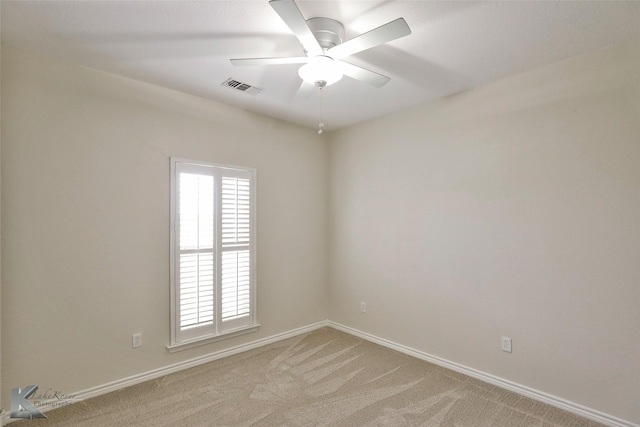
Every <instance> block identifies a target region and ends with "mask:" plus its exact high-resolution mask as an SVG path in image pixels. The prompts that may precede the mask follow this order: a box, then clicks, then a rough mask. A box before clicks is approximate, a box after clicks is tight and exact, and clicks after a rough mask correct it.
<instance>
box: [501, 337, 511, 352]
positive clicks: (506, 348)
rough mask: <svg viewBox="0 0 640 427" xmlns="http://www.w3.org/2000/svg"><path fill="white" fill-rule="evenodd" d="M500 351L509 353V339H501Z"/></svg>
mask: <svg viewBox="0 0 640 427" xmlns="http://www.w3.org/2000/svg"><path fill="white" fill-rule="evenodd" d="M502 351H506V352H507V353H511V338H508V337H502Z"/></svg>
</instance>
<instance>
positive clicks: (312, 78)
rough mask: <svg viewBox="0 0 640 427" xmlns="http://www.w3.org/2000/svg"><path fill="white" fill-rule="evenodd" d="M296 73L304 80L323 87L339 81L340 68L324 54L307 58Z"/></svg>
mask: <svg viewBox="0 0 640 427" xmlns="http://www.w3.org/2000/svg"><path fill="white" fill-rule="evenodd" d="M298 75H299V76H300V78H301V79H302V80H304V81H305V82H308V83H311V84H312V85H315V86H318V87H320V88H323V87H325V86H329V85H332V84H334V83H335V82H337V81H339V80H340V79H341V78H342V76H343V73H342V70H341V68H340V65H338V64H337V63H336V62H335V61H334V60H333V59H332V58H331V57H329V56H326V55H318V56H314V57H312V58H310V59H309V62H308V63H306V64H304V65H303V66H302V67H300V69H299V70H298Z"/></svg>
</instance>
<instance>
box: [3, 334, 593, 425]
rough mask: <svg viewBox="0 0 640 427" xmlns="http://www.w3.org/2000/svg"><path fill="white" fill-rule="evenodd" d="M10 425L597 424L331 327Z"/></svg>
mask: <svg viewBox="0 0 640 427" xmlns="http://www.w3.org/2000/svg"><path fill="white" fill-rule="evenodd" d="M46 415H47V416H48V417H49V418H48V419H35V420H23V421H19V422H16V423H14V424H11V425H12V427H38V426H42V427H45V426H46V427H59V426H60V427H61V426H65V427H72V426H78V427H79V426H92V427H103V426H104V427H106V426H109V427H113V426H256V427H257V426H278V427H281V426H425V427H426V426H428V427H432V426H433V427H435V426H458V427H463V426H473V427H479V426H509V427H517V426H523V427H524V426H540V427H542V426H563V427H564V426H599V425H600V424H598V423H595V422H592V421H589V420H586V419H584V418H580V417H578V416H575V415H573V414H570V413H567V412H564V411H562V410H559V409H556V408H553V407H551V406H548V405H545V404H543V403H539V402H536V401H534V400H531V399H528V398H524V397H521V396H519V395H517V394H514V393H511V392H508V391H505V390H503V389H500V388H498V387H495V386H492V385H489V384H486V383H483V382H481V381H478V380H475V379H472V378H470V377H467V376H464V375H461V374H458V373H456V372H453V371H450V370H447V369H444V368H441V367H438V366H435V365H432V364H430V363H427V362H424V361H421V360H418V359H415V358H412V357H409V356H406V355H404V354H401V353H398V352H396V351H393V350H390V349H387V348H384V347H382V346H379V345H377V344H373V343H370V342H367V341H364V340H361V339H359V338H357V337H354V336H351V335H348V334H345V333H343V332H340V331H337V330H335V329H332V328H323V329H319V330H317V331H314V332H311V333H309V334H306V335H302V336H299V337H295V338H290V339H287V340H284V341H281V342H278V343H275V344H270V345H267V346H265V347H262V348H259V349H255V350H251V351H248V352H246V353H242V354H239V355H235V356H232V357H229V358H226V359H221V360H218V361H215V362H210V363H207V364H205V365H201V366H198V367H195V368H192V369H188V370H185V371H181V372H178V373H175V374H171V375H167V376H165V377H162V378H159V379H157V380H153V381H149V382H146V383H143V384H139V385H136V386H132V387H129V388H126V389H123V390H120V391H116V392H113V393H109V394H106V395H103V396H99V397H96V398H93V399H89V400H86V401H82V402H79V403H76V404H73V405H69V406H66V407H63V408H60V409H56V410H52V411H49V412H47V413H46Z"/></svg>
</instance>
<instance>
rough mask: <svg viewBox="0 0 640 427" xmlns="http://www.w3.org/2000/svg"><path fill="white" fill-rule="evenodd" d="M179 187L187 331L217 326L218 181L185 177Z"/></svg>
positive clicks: (182, 316) (182, 311)
mask: <svg viewBox="0 0 640 427" xmlns="http://www.w3.org/2000/svg"><path fill="white" fill-rule="evenodd" d="M179 183H180V189H179V194H180V200H179V208H178V218H179V230H178V236H179V239H180V242H179V248H180V249H179V250H180V261H179V262H180V265H179V311H180V329H181V330H184V329H189V328H193V327H197V326H202V325H206V324H212V322H213V316H214V295H215V293H214V277H215V275H214V273H215V266H214V256H213V242H214V205H213V194H214V193H213V191H214V187H213V186H214V180H213V177H212V176H206V175H196V174H189V173H181V174H180V178H179Z"/></svg>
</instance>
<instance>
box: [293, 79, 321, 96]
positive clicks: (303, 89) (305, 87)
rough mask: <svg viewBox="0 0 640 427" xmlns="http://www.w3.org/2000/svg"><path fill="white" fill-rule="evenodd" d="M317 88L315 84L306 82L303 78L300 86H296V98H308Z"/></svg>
mask: <svg viewBox="0 0 640 427" xmlns="http://www.w3.org/2000/svg"><path fill="white" fill-rule="evenodd" d="M317 89H318V88H317V87H316V85H313V84H311V83H307V82H305V81H304V80H303V81H302V83H301V84H300V87H299V88H298V92H296V98H298V99H309V98H310V97H311V94H312V93H313V91H314V90H317Z"/></svg>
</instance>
